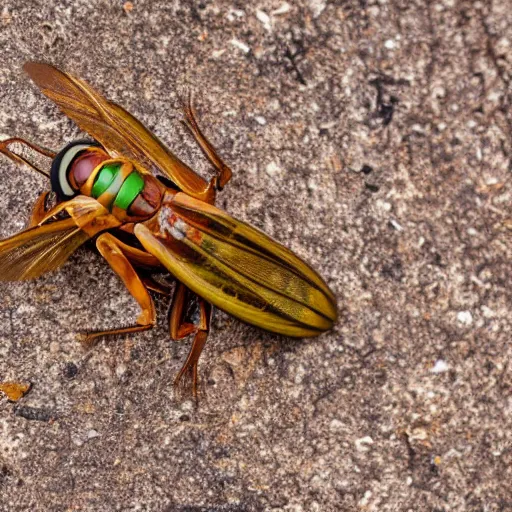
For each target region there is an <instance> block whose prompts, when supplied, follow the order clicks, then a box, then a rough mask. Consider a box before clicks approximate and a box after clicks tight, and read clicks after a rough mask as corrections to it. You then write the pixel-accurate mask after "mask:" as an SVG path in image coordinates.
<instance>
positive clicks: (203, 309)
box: [169, 283, 212, 397]
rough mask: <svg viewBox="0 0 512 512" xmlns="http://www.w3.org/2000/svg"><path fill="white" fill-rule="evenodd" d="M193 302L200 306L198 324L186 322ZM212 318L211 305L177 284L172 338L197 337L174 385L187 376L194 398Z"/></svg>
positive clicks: (171, 327)
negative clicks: (187, 313) (198, 369)
mask: <svg viewBox="0 0 512 512" xmlns="http://www.w3.org/2000/svg"><path fill="white" fill-rule="evenodd" d="M191 300H197V301H198V304H199V320H198V322H197V324H194V323H189V322H186V321H185V314H186V312H187V306H188V304H189V302H190V301H191ZM211 316H212V306H211V304H210V303H208V302H206V301H204V300H203V299H201V298H199V297H197V296H196V295H194V294H193V293H192V292H191V291H190V290H189V289H188V288H187V287H186V286H185V285H184V284H182V283H177V285H176V290H175V292H174V297H173V301H172V306H171V315H170V321H169V328H170V333H171V338H172V339H174V340H179V339H182V338H184V337H185V336H188V335H189V334H193V333H195V336H194V340H193V342H192V347H191V348H190V352H189V354H188V356H187V359H186V361H185V363H184V364H183V366H182V367H181V370H180V371H179V373H178V375H177V376H176V379H175V380H174V385H175V386H178V385H179V383H180V381H181V380H182V379H183V377H184V376H185V375H187V376H188V378H189V379H190V378H191V380H192V393H193V395H194V397H197V364H198V361H199V357H200V356H201V352H202V351H203V348H204V345H205V343H206V339H207V338H208V332H209V330H210V322H211Z"/></svg>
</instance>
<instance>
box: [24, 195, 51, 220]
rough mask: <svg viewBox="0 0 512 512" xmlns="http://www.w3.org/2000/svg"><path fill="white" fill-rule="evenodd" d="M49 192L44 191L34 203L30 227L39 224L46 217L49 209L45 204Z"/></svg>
mask: <svg viewBox="0 0 512 512" xmlns="http://www.w3.org/2000/svg"><path fill="white" fill-rule="evenodd" d="M49 193H50V192H49V191H48V190H47V191H45V192H43V193H42V194H41V195H40V196H39V197H38V198H37V200H36V202H35V203H34V206H33V207H32V215H31V216H30V222H29V227H33V226H37V225H38V224H39V223H40V222H41V221H42V220H43V219H44V218H45V217H46V214H47V211H46V208H45V205H46V198H47V197H48V194H49Z"/></svg>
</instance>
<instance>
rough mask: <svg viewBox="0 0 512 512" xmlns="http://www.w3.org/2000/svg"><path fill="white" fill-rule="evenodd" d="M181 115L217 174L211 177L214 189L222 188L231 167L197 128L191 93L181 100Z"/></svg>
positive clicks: (228, 177)
mask: <svg viewBox="0 0 512 512" xmlns="http://www.w3.org/2000/svg"><path fill="white" fill-rule="evenodd" d="M182 109H183V115H184V116H185V119H184V120H183V123H184V124H185V126H186V127H187V128H188V129H189V130H190V133H192V135H193V136H194V139H195V140H196V142H197V143H198V144H199V146H200V148H201V149H202V150H203V153H204V154H205V156H206V158H208V160H209V161H210V163H211V164H212V165H213V167H214V168H215V170H216V172H217V176H215V177H214V178H213V185H214V187H215V189H216V190H222V189H223V188H224V186H225V185H226V183H227V182H228V181H229V180H230V179H231V176H232V174H233V173H232V171H231V169H230V168H229V167H228V166H227V165H226V164H225V163H224V161H223V160H222V158H221V157H220V156H219V154H218V153H217V151H216V149H215V148H214V147H213V145H212V144H211V142H210V141H209V140H208V139H207V138H206V136H205V135H204V133H203V132H202V131H201V128H199V125H198V124H197V119H196V115H195V111H194V107H193V105H192V94H189V95H188V98H187V101H186V103H185V102H183V105H182Z"/></svg>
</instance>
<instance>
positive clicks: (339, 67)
mask: <svg viewBox="0 0 512 512" xmlns="http://www.w3.org/2000/svg"><path fill="white" fill-rule="evenodd" d="M52 4H53V5H52ZM131 7H132V8H131V10H130V4H129V3H128V2H126V3H125V4H124V5H123V3H122V2H114V1H112V2H106V1H99V0H98V1H95V0H91V1H89V2H72V1H70V0H65V1H61V2H46V1H36V0H25V1H24V2H20V1H15V0H4V1H3V2H2V3H1V5H0V48H1V62H0V105H1V107H0V133H1V134H2V135H14V134H17V135H20V136H25V137H27V138H29V139H32V140H34V141H38V142H40V143H42V144H44V145H46V146H48V147H54V148H58V147H59V146H62V145H64V143H66V142H68V141H70V140H72V139H73V138H76V137H77V135H79V132H78V130H77V129H76V127H75V126H74V125H73V123H72V122H71V121H69V120H67V119H66V118H65V117H64V116H63V115H61V114H60V112H58V110H57V109H56V108H55V107H54V106H53V105H51V104H50V102H49V101H48V100H46V99H45V98H44V97H43V96H42V95H41V94H40V93H39V92H38V91H37V90H36V88H35V87H34V86H33V85H32V84H31V83H30V81H29V80H28V79H27V78H26V77H25V76H24V74H23V72H22V70H21V66H22V64H23V62H24V61H26V60H29V59H39V60H46V61H49V62H52V63H54V64H56V65H58V66H61V67H63V68H64V69H67V70H69V71H72V72H74V73H75V74H77V75H79V76H81V77H83V78H85V79H87V80H88V81H90V82H91V83H92V84H94V85H95V86H96V87H98V88H99V89H100V90H101V91H102V92H104V93H105V95H106V96H107V97H109V98H110V99H113V100H115V101H117V102H119V103H121V104H123V105H124V106H125V107H127V108H128V109H129V110H130V111H132V112H133V113H134V114H135V115H136V116H138V117H140V118H141V119H142V120H143V121H144V122H145V123H146V124H147V125H148V126H150V127H151V128H153V129H154V131H155V132H156V133H157V134H158V135H160V136H161V137H162V138H163V139H164V140H165V141H166V143H168V144H169V146H170V147H171V148H173V149H174V150H175V151H176V152H177V153H178V154H179V155H180V156H182V157H183V159H185V160H186V161H187V162H189V163H192V164H193V165H194V167H195V168H196V169H198V171H200V172H202V173H204V174H205V175H206V174H207V173H208V165H207V164H206V163H205V161H204V158H203V157H202V154H201V152H200V151H199V150H198V149H197V148H196V147H195V146H194V144H193V142H192V141H191V139H190V137H189V136H188V135H187V134H186V132H185V131H184V129H183V128H182V127H181V125H180V124H179V119H180V113H179V110H178V106H179V102H178V95H177V93H182V92H183V91H186V90H187V88H192V89H193V90H194V91H195V93H196V98H197V106H198V111H199V113H200V118H201V122H202V125H203V126H204V128H205V130H206V132H207V133H208V134H209V135H210V136H211V138H212V139H213V140H214V142H215V144H216V145H217V146H218V147H219V149H220V151H221V153H222V154H223V155H224V156H225V158H226V159H227V161H229V162H230V163H231V164H232V166H233V168H234V170H235V174H234V177H233V180H232V182H231V183H230V184H229V186H228V187H227V188H226V190H225V191H224V192H223V193H222V195H221V197H220V198H219V205H220V206H222V207H223V208H226V209H227V211H228V212H230V213H231V214H233V215H235V216H237V217H239V218H241V219H244V220H247V221H250V222H251V223H253V224H254V225H255V226H257V227H260V228H262V229H264V230H265V231H266V232H267V233H269V234H271V235H273V236H274V237H276V238H277V239H279V240H280V241H282V242H283V243H284V244H286V245H287V246H289V247H290V248H292V249H293V250H295V251H296V252H297V253H298V254H299V255H301V256H303V257H304V258H306V259H307V260H308V261H310V262H311V263H312V264H313V265H314V266H315V267H316V268H318V269H319V270H320V271H321V272H322V274H323V275H324V276H325V278H326V280H327V281H328V282H329V284H330V285H331V286H332V288H333V290H335V292H336V294H337V297H338V298H339V312H340V315H339V316H340V318H339V321H338V323H337V325H336V327H335V329H333V330H332V332H329V333H326V334H324V335H322V336H320V337H319V338H316V339H308V340H302V341H296V340H291V339H286V338H282V337H279V336H274V335H271V334H268V333H265V332H262V331H260V330H258V329H256V328H252V327H249V326H246V325H243V324H242V323H240V322H238V321H237V320H235V319H233V318H230V317H228V316H227V315H224V314H217V315H216V317H215V320H214V325H213V328H212V333H211V336H210V340H209V343H208V346H207V349H206V351H205V354H204V357H203V359H202V364H201V368H200V374H201V379H202V383H203V389H202V396H201V400H200V403H199V405H198V406H197V407H196V406H195V405H194V404H193V402H191V401H186V400H185V401H183V400H178V399H177V398H176V397H174V396H173V388H172V380H173V377H174V375H175V374H176V372H177V371H178V370H179V368H180V366H181V363H182V361H183V360H184V358H185V357H186V354H187V351H188V347H189V343H187V342H180V343H171V342H170V341H169V336H168V333H167V328H166V321H165V313H166V307H167V306H166V304H165V303H164V302H159V310H158V312H159V319H160V322H159V327H158V328H156V329H154V330H153V331H151V332H148V333H144V334H140V335H135V336H132V337H129V338H128V337H127V338H122V339H120V340H111V341H103V342H101V343H100V344H99V345H98V346H97V347H96V348H95V349H94V350H92V351H90V352H86V351H84V350H83V349H82V348H81V347H80V345H79V344H78V343H77V342H76V339H75V335H74V332H75V331H79V330H82V329H87V328H100V327H114V326H117V325H121V324H129V323H130V322H132V321H133V318H134V317H135V316H136V315H137V307H136V305H135V303H134V302H133V301H132V299H131V298H130V297H129V296H128V294H127V293H126V292H125V290H124V289H123V287H122V286H121V284H120V282H119V280H118V279H117V278H116V277H115V276H114V275H113V273H112V272H111V271H110V270H109V268H108V266H107V265H106V264H105V263H104V262H103V261H102V260H101V259H100V257H99V256H98V255H97V254H96V253H94V252H93V251H92V250H86V249H83V250H80V251H79V252H78V253H77V254H76V255H75V256H73V257H72V258H71V260H70V262H69V263H67V264H66V265H65V266H64V267H63V268H62V270H60V271H58V272H55V273H54V274H51V275H48V276H45V277H43V278H41V279H39V280H37V281H34V282H26V283H3V284H0V381H2V380H4V381H5V380H17V381H23V382H24V381H30V382H31V383H32V385H33V387H32V390H31V391H30V393H29V394H28V395H27V396H26V397H25V398H23V399H22V401H21V402H20V403H19V404H17V405H16V404H12V403H9V402H7V400H6V399H2V401H0V510H1V511H2V512H3V511H9V512H10V511H25V510H30V511H72V510H73V511H75V510H76V511H78V510H80V511H82V510H83V511H113V510H122V511H132V510H133V511H135V510H148V511H149V510H151V511H156V510H158V511H207V510H208V511H221V510H233V511H235V510H236V511H253V510H254V511H259V510H272V511H293V512H299V511H354V510H366V511H431V512H433V511H436V512H442V511H443V512H445V511H470V512H473V511H474V512H480V511H482V512H483V511H487V512H498V511H501V512H505V511H511V510H512V490H511V484H510V482H512V396H511V386H512V377H511V368H510V358H511V356H512V348H511V343H510V342H511V337H512V334H511V333H512V314H511V309H512V307H511V305H512V296H511V285H510V280H511V276H512V231H511V229H512V213H511V208H510V205H511V198H512V188H511V183H512V182H511V170H512V165H511V151H512V147H511V146H512V140H511V134H512V114H511V112H512V111H511V73H512V48H511V46H512V30H511V27H512V5H511V3H510V1H509V0H493V1H491V0H489V1H479V2H476V1H469V0H467V1H463V0H457V1H455V0H433V1H421V0H416V1H409V0H407V1H406V0H393V1H391V0H379V1H372V0H368V1H363V0H360V1H356V0H348V1H343V2H341V1H339V2H335V1H329V2H328V1H325V0H308V1H306V0H303V1H296V2H294V1H292V0H290V1H288V2H284V1H281V0H261V1H259V2H257V3H254V4H253V3H246V2H241V1H233V2H229V1H223V0H205V1H204V2H196V1H194V0H187V1H185V0H182V1H170V2H167V1H165V2H164V1H160V2H157V1H153V2H150V1H149V0H146V1H137V0H134V1H133V5H132V6H131ZM46 187H47V183H45V182H44V180H43V178H41V177H39V176H37V175H33V174H31V172H30V171H29V170H26V169H19V168H17V167H16V166H15V165H13V164H12V163H10V162H9V161H7V160H6V159H4V158H2V159H1V165H0V215H1V221H0V236H2V237H6V236H8V235H10V234H13V233H15V232H17V231H19V230H20V229H22V227H23V226H24V223H25V222H26V220H27V218H28V215H29V212H30V208H31V204H32V203H33V202H34V200H35V199H36V197H37V195H38V193H40V192H41V191H42V190H44V189H45V188H46ZM0 272H1V269H0Z"/></svg>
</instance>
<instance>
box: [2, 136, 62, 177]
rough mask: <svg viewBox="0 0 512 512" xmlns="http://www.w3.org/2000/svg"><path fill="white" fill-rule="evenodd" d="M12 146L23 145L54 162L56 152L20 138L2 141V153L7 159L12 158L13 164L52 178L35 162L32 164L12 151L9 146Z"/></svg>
mask: <svg viewBox="0 0 512 512" xmlns="http://www.w3.org/2000/svg"><path fill="white" fill-rule="evenodd" d="M11 144H21V145H22V146H27V147H29V148H30V149H32V150H33V151H35V152H36V153H39V154H40V155H43V156H44V157H46V158H51V159H52V160H53V159H54V158H55V156H56V154H57V153H56V152H55V151H52V150H51V149H47V148H44V147H42V146H38V145H37V144H34V143H32V142H29V141H28V140H25V139H21V138H20V137H12V138H11V139H6V140H2V141H0V153H3V154H4V155H5V156H6V157H7V158H10V159H11V160H12V161H13V162H16V163H17V164H22V165H28V166H29V167H30V168H31V169H33V170H34V171H36V172H38V173H39V174H42V175H43V176H46V177H47V178H49V177H50V174H49V173H48V172H46V171H43V169H41V168H39V167H38V166H37V165H36V164H35V163H34V162H31V161H30V160H28V159H27V158H25V157H24V156H22V155H19V154H18V153H15V152H14V151H12V150H10V149H9V146H10V145H11Z"/></svg>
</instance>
